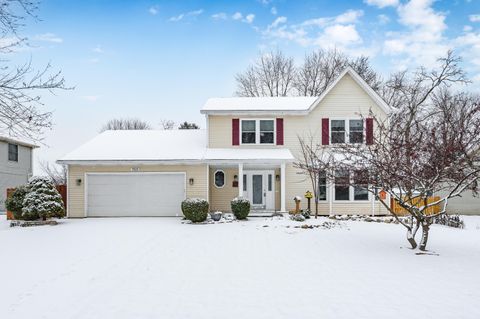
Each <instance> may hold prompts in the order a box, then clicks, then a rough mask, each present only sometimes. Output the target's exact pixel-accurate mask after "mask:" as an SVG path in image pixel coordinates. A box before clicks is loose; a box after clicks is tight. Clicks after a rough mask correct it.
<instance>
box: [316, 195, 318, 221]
mask: <svg viewBox="0 0 480 319" xmlns="http://www.w3.org/2000/svg"><path fill="white" fill-rule="evenodd" d="M317 217H318V200H317V199H315V218H317Z"/></svg>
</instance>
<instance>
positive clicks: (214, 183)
mask: <svg viewBox="0 0 480 319" xmlns="http://www.w3.org/2000/svg"><path fill="white" fill-rule="evenodd" d="M219 172H222V173H223V185H222V186H217V179H216V178H215V176H216V175H217V173H219ZM226 183H227V174H225V172H224V171H223V170H222V169H217V170H216V171H215V173H213V185H214V186H215V187H216V188H224V187H225V184H226Z"/></svg>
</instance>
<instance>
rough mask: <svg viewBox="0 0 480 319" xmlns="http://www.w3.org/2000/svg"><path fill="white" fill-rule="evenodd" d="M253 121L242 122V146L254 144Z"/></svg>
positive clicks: (254, 125)
mask: <svg viewBox="0 0 480 319" xmlns="http://www.w3.org/2000/svg"><path fill="white" fill-rule="evenodd" d="M255 127H256V123H255V120H245V121H242V144H255V143H256V139H255V135H256V133H255V132H256V131H255Z"/></svg>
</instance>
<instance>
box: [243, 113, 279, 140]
mask: <svg viewBox="0 0 480 319" xmlns="http://www.w3.org/2000/svg"><path fill="white" fill-rule="evenodd" d="M240 127H241V133H242V134H241V136H242V144H274V143H275V121H274V120H269V119H266V120H241V125H240Z"/></svg>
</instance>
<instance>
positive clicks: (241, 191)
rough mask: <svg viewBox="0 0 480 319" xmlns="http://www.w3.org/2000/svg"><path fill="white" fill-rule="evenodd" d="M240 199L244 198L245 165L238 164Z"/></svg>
mask: <svg viewBox="0 0 480 319" xmlns="http://www.w3.org/2000/svg"><path fill="white" fill-rule="evenodd" d="M238 197H243V163H239V164H238Z"/></svg>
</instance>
